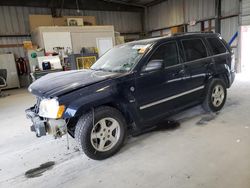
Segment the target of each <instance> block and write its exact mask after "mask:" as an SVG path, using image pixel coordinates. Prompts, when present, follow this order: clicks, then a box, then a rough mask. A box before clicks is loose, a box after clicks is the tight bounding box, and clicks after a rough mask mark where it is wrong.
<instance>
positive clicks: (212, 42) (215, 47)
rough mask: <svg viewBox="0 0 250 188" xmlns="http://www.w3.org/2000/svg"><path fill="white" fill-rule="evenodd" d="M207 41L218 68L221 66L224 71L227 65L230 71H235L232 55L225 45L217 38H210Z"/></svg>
mask: <svg viewBox="0 0 250 188" xmlns="http://www.w3.org/2000/svg"><path fill="white" fill-rule="evenodd" d="M206 40H207V42H208V45H209V47H210V50H211V53H212V55H213V61H214V63H216V65H217V66H221V70H224V66H225V65H228V66H229V68H230V70H233V69H234V65H231V54H230V53H229V51H228V50H227V48H226V46H225V45H224V43H223V42H222V41H221V40H220V39H219V38H217V37H208V38H206ZM232 66H233V67H232Z"/></svg>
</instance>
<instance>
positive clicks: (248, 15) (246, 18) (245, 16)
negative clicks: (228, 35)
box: [241, 0, 250, 25]
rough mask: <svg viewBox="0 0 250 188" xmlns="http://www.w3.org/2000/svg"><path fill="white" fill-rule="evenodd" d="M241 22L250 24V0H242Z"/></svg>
mask: <svg viewBox="0 0 250 188" xmlns="http://www.w3.org/2000/svg"><path fill="white" fill-rule="evenodd" d="M241 3H242V6H241V24H242V25H250V0H242V2H241Z"/></svg>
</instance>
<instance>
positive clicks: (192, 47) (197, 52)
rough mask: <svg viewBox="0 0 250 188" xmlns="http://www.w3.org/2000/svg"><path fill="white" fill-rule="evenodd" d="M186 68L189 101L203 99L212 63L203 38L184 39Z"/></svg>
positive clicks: (183, 47)
mask: <svg viewBox="0 0 250 188" xmlns="http://www.w3.org/2000/svg"><path fill="white" fill-rule="evenodd" d="M180 42H181V45H182V49H183V54H184V66H185V70H186V77H185V83H186V90H187V92H189V95H187V101H189V102H192V101H194V100H195V99H199V97H201V94H202V91H203V89H204V88H205V81H206V78H207V75H208V69H207V67H208V65H209V64H210V63H211V62H212V58H211V57H209V54H208V51H207V48H206V46H205V42H204V41H203V39H202V38H192V39H182V40H181V41H180Z"/></svg>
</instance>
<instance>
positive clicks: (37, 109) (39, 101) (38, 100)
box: [35, 97, 42, 114]
mask: <svg viewBox="0 0 250 188" xmlns="http://www.w3.org/2000/svg"><path fill="white" fill-rule="evenodd" d="M41 100H42V99H41V98H40V97H37V101H36V105H35V113H36V114H38V113H39V106H40V103H41Z"/></svg>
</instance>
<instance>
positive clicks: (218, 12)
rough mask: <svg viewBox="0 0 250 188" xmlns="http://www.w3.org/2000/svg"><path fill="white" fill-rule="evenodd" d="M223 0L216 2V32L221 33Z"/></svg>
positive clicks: (216, 0)
mask: <svg viewBox="0 0 250 188" xmlns="http://www.w3.org/2000/svg"><path fill="white" fill-rule="evenodd" d="M220 18H221V0H215V32H216V33H220V32H221V20H220Z"/></svg>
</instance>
